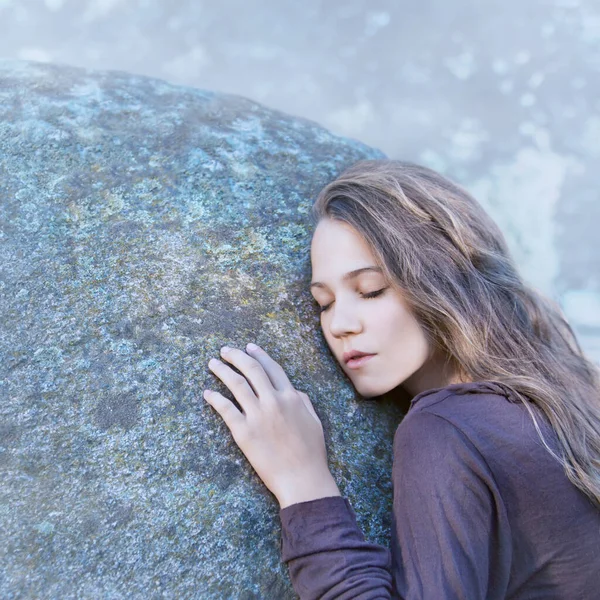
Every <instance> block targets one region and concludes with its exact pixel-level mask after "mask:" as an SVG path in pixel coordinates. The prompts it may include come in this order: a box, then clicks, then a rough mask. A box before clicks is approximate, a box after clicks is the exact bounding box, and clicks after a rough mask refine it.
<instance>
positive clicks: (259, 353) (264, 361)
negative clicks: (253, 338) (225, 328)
mask: <svg viewBox="0 0 600 600" xmlns="http://www.w3.org/2000/svg"><path fill="white" fill-rule="evenodd" d="M246 352H248V354H250V356H252V357H253V358H255V359H256V360H257V361H258V362H259V363H260V364H261V366H262V368H263V369H264V371H265V373H266V374H267V376H268V377H269V380H270V381H271V385H272V386H273V387H274V388H275V389H276V390H280V391H281V390H285V389H287V388H291V387H292V384H291V383H290V380H289V379H288V376H287V375H286V374H285V371H284V370H283V369H282V368H281V367H280V366H279V364H278V363H277V362H276V361H274V360H273V359H272V358H271V357H270V356H269V355H268V354H267V353H266V352H265V351H264V350H263V349H262V348H260V347H259V346H257V345H256V344H248V345H247V346H246Z"/></svg>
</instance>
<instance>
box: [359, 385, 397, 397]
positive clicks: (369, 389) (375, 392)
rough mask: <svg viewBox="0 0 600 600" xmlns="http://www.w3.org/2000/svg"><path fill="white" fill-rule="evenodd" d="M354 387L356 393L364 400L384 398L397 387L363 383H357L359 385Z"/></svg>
mask: <svg viewBox="0 0 600 600" xmlns="http://www.w3.org/2000/svg"><path fill="white" fill-rule="evenodd" d="M353 383H354V382H353ZM354 387H355V388H356V391H357V392H358V393H359V394H360V395H361V396H362V397H363V398H377V397H379V396H383V394H386V393H387V392H389V391H391V390H393V389H394V387H395V386H391V387H390V386H386V385H381V384H379V385H368V384H366V383H363V384H362V385H361V383H360V382H357V383H354Z"/></svg>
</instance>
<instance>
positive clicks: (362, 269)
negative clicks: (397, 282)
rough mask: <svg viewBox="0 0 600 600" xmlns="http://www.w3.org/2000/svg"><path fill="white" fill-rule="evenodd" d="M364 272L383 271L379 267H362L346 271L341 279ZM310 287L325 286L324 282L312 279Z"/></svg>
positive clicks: (353, 276)
mask: <svg viewBox="0 0 600 600" xmlns="http://www.w3.org/2000/svg"><path fill="white" fill-rule="evenodd" d="M366 272H375V273H383V269H381V268H380V267H362V268H361V269H355V270H354V271H350V272H348V273H346V274H345V275H344V276H343V277H342V280H343V281H348V280H349V279H354V278H355V277H358V276H359V275H360V274H361V273H366ZM310 287H311V288H313V287H326V286H325V284H324V283H321V282H320V281H313V282H312V283H311V284H310Z"/></svg>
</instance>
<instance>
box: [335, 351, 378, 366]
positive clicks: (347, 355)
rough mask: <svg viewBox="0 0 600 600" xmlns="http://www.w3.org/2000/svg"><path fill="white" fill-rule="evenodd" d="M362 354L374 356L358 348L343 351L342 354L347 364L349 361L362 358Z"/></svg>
mask: <svg viewBox="0 0 600 600" xmlns="http://www.w3.org/2000/svg"><path fill="white" fill-rule="evenodd" d="M363 356H375V355H374V354H371V353H370V352H361V351H360V350H350V351H349V352H344V355H343V357H342V358H343V360H344V362H345V363H346V364H348V363H349V362H350V361H353V362H357V360H358V359H360V358H362V357H363Z"/></svg>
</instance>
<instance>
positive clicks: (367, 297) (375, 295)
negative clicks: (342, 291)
mask: <svg viewBox="0 0 600 600" xmlns="http://www.w3.org/2000/svg"><path fill="white" fill-rule="evenodd" d="M385 290H387V288H382V289H380V290H377V291H375V292H369V293H368V294H361V296H362V297H363V298H366V299H369V298H377V296H381V294H383V292H385ZM332 304H333V302H330V303H329V304H327V305H326V306H320V307H319V308H320V310H319V312H325V311H326V310H327V309H328V308H329V307H330V306H331V305H332Z"/></svg>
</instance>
